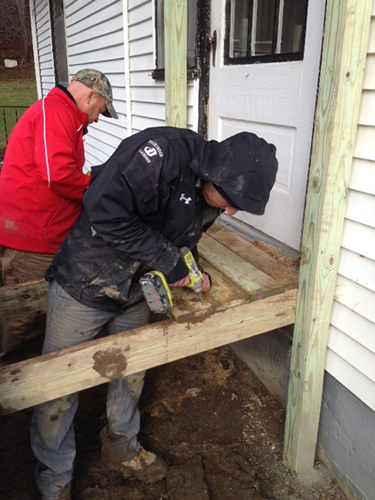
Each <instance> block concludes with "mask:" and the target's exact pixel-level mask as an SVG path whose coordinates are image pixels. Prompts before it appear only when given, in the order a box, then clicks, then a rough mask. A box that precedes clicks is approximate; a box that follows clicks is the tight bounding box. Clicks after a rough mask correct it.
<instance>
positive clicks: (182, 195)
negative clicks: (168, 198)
mask: <svg viewBox="0 0 375 500" xmlns="http://www.w3.org/2000/svg"><path fill="white" fill-rule="evenodd" d="M180 201H184V202H185V205H189V203H190V202H191V198H190V196H189V197H188V198H186V196H185V193H182V194H181V196H180Z"/></svg>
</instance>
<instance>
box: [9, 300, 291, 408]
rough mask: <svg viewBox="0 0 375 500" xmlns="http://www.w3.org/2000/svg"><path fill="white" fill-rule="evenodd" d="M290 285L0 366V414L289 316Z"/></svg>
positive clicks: (276, 325) (245, 334)
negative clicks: (209, 311) (203, 314)
mask: <svg viewBox="0 0 375 500" xmlns="http://www.w3.org/2000/svg"><path fill="white" fill-rule="evenodd" d="M296 296H297V292H296V290H288V291H286V292H284V293H282V294H280V295H277V296H274V297H268V298H265V299H262V300H258V301H255V302H250V303H246V304H242V305H239V306H236V307H232V308H229V309H226V310H224V311H222V312H218V313H215V314H213V315H212V316H208V317H207V318H204V319H203V320H198V321H197V320H196V319H195V318H194V314H192V315H191V318H190V321H186V322H184V323H177V322H175V321H173V320H167V321H162V322H160V323H155V324H153V325H149V326H146V327H142V328H138V329H135V330H131V331H128V332H124V333H120V334H117V335H113V336H112V337H106V338H102V339H99V340H95V341H93V342H88V343H86V344H82V345H80V346H75V347H71V348H69V349H64V350H62V351H60V352H57V353H52V354H46V355H43V356H40V357H38V358H33V359H31V360H27V361H22V362H20V363H15V364H13V365H10V366H7V367H5V368H2V369H1V370H0V414H7V413H12V412H15V411H18V410H22V409H24V408H28V407H30V406H34V405H36V404H39V403H42V402H44V401H49V400H52V399H55V398H57V397H59V396H63V395H66V394H70V393H72V392H75V391H80V390H83V389H87V388H89V387H93V386H96V385H99V384H103V383H105V382H108V381H110V380H115V379H117V378H120V377H123V376H125V375H130V374H132V373H136V372H139V371H141V370H145V369H149V368H152V367H155V366H158V365H161V364H164V363H169V362H171V361H175V360H177V359H181V358H184V357H186V356H190V355H193V354H197V353H199V352H203V351H206V350H209V349H213V348H215V347H219V346H222V345H226V344H228V343H230V342H237V341H239V340H242V339H244V338H248V337H252V336H254V335H259V334H261V333H264V332H266V331H269V330H274V329H275V328H280V327H282V326H286V325H289V324H292V323H293V322H294V320H295V304H296Z"/></svg>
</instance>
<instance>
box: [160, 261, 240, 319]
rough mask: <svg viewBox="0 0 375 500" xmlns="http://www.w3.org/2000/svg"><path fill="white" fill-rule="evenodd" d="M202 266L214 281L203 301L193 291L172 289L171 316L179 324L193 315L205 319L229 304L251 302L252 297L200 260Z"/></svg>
mask: <svg viewBox="0 0 375 500" xmlns="http://www.w3.org/2000/svg"><path fill="white" fill-rule="evenodd" d="M200 264H201V265H202V267H203V269H204V270H205V271H206V272H208V273H209V274H210V276H211V280H212V287H211V290H210V291H208V292H206V293H204V294H203V299H202V301H201V300H200V299H199V297H198V296H197V294H196V293H195V292H194V291H193V290H190V289H187V288H171V292H172V299H173V308H172V309H171V311H170V315H171V316H172V318H173V319H175V320H176V321H177V322H179V323H181V322H183V321H186V320H187V319H188V318H189V317H191V314H192V313H194V317H196V318H198V317H200V318H203V317H205V316H207V315H210V314H212V313H213V312H214V311H217V310H221V309H223V308H225V307H226V305H227V304H229V303H234V302H235V301H236V302H237V304H240V303H244V302H249V301H250V296H249V295H248V294H247V293H246V292H244V291H243V290H241V289H240V288H238V286H236V285H235V284H234V283H233V282H232V281H230V280H229V279H228V278H227V277H226V276H225V275H223V274H222V273H220V272H219V271H217V270H216V269H215V268H214V267H212V266H211V265H210V264H208V263H207V262H205V261H204V260H203V259H200Z"/></svg>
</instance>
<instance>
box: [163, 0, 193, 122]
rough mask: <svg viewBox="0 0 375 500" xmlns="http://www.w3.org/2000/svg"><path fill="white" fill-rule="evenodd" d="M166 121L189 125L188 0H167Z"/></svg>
mask: <svg viewBox="0 0 375 500" xmlns="http://www.w3.org/2000/svg"><path fill="white" fill-rule="evenodd" d="M164 52H165V124H166V125H170V126H173V127H181V128H185V127H186V115H187V1H186V0H164Z"/></svg>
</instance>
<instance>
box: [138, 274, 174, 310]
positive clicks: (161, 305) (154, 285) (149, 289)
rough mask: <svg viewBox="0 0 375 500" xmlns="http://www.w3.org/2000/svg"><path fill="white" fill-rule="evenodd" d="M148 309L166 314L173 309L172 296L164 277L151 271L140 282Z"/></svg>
mask: <svg viewBox="0 0 375 500" xmlns="http://www.w3.org/2000/svg"><path fill="white" fill-rule="evenodd" d="M139 284H140V286H141V289H142V292H143V296H144V298H145V300H146V302H147V305H148V307H149V308H150V309H151V311H152V312H155V313H166V312H168V311H169V310H170V309H171V308H172V307H173V302H172V295H171V292H170V290H169V286H168V283H167V282H166V280H165V278H164V275H163V274H162V273H160V272H159V271H150V272H149V273H146V274H144V275H143V276H142V278H141V279H140V280H139Z"/></svg>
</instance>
